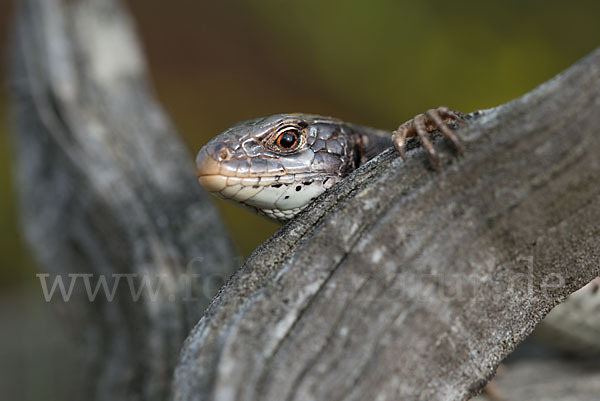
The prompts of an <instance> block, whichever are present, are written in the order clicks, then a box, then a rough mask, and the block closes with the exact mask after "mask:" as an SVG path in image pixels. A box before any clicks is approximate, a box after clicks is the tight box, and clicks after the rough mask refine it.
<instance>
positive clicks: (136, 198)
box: [11, 0, 600, 401]
mask: <svg viewBox="0 0 600 401" xmlns="http://www.w3.org/2000/svg"><path fill="white" fill-rule="evenodd" d="M15 31H16V34H15V37H14V43H13V45H14V46H13V50H14V51H13V57H12V60H13V61H14V65H13V70H12V71H13V72H12V79H11V83H12V86H13V88H14V94H15V96H14V103H15V105H16V127H15V134H16V135H15V145H16V147H15V149H16V153H17V169H16V170H17V172H18V174H19V187H20V193H21V202H22V211H23V221H24V227H25V229H26V233H27V237H28V239H29V241H30V242H31V244H32V246H33V249H34V251H35V254H36V256H37V257H38V259H39V261H40V263H41V265H42V266H43V268H44V269H45V271H47V272H51V273H53V274H58V275H67V274H69V273H78V274H86V275H89V274H91V275H92V279H93V280H95V281H94V282H93V283H92V285H95V284H96V282H97V280H99V278H100V277H107V278H109V281H110V282H111V283H113V282H114V281H115V280H116V278H115V276H113V275H115V274H132V275H135V277H136V278H142V277H155V278H156V277H158V278H161V277H162V280H163V284H165V285H166V287H164V288H163V289H162V290H161V291H159V292H158V296H157V297H156V299H153V298H152V296H151V294H150V293H148V292H142V293H141V298H140V301H138V302H134V301H132V297H131V293H130V291H129V289H128V287H127V286H119V287H118V288H117V293H116V295H115V299H114V300H113V301H112V302H109V301H108V300H106V299H102V298H99V299H96V300H95V301H94V302H89V301H88V297H87V294H86V292H85V289H84V288H82V286H76V287H75V292H74V294H73V296H72V298H71V301H70V302H66V303H62V302H60V300H59V302H57V303H58V305H57V306H58V308H57V309H60V310H61V311H63V315H64V316H65V318H66V319H68V320H67V321H70V322H71V327H72V329H73V331H72V332H73V334H74V338H75V340H76V341H75V343H76V344H78V345H79V346H78V347H77V348H76V350H74V353H76V352H80V353H81V355H80V363H81V365H78V367H80V369H81V371H80V372H79V375H78V377H77V378H76V379H74V380H73V382H74V383H75V384H76V386H75V387H76V390H77V392H76V393H75V394H74V399H90V398H91V399H98V400H105V399H110V400H119V399H142V400H162V399H167V398H169V396H170V395H169V391H168V387H169V381H170V378H171V373H172V368H173V366H174V364H175V361H176V358H177V354H178V350H179V348H180V346H181V344H182V341H183V338H184V336H185V335H186V333H187V332H188V330H189V328H190V327H191V326H192V325H193V324H194V323H195V322H196V321H197V320H198V319H199V317H200V314H201V313H202V310H203V308H204V305H206V302H205V301H206V299H202V298H200V299H197V300H195V301H194V300H189V299H188V297H186V296H185V293H186V285H192V287H193V288H191V294H193V295H197V296H198V295H202V291H201V286H202V284H203V281H201V280H191V281H190V280H188V281H186V280H183V281H182V280H180V278H181V277H184V278H185V277H188V278H190V277H189V276H186V273H193V274H199V275H200V276H201V277H204V278H206V277H208V276H211V275H212V276H214V275H217V276H222V277H226V276H227V275H228V274H229V272H231V271H232V268H233V266H234V265H235V252H234V250H233V247H232V245H231V243H230V241H229V240H228V239H227V237H226V235H225V232H224V230H223V227H222V225H221V223H220V222H219V220H218V218H217V217H216V215H215V213H214V211H213V209H212V208H211V207H210V205H209V204H208V202H207V200H206V196H205V195H204V194H203V193H202V192H201V190H200V189H199V187H198V186H197V184H196V182H195V178H194V176H193V170H192V168H191V163H190V161H189V160H190V158H189V155H188V154H187V152H186V151H185V150H184V148H183V146H182V145H181V143H180V142H179V140H178V139H177V137H176V135H175V132H174V130H173V129H172V127H171V126H170V124H169V122H168V121H167V119H166V117H165V116H164V113H163V112H162V111H161V110H160V108H159V107H158V106H157V104H156V103H155V101H154V100H153V99H152V94H151V92H150V90H149V88H148V86H147V83H146V77H145V67H144V63H143V61H142V58H141V56H140V54H139V50H138V47H137V45H136V43H135V39H134V36H133V34H132V32H131V29H130V22H129V20H128V18H127V17H126V15H125V14H124V13H123V11H122V10H121V8H120V7H119V5H118V4H117V2H116V0H70V1H66V0H65V1H60V0H22V1H21V7H20V12H19V13H18V16H17V21H16V26H15ZM599 106H600V52H598V51H597V52H595V53H593V54H592V55H591V56H589V57H588V58H586V59H585V60H583V61H581V62H580V63H578V64H577V65H576V66H574V67H572V68H571V69H570V70H568V71H567V72H565V73H564V74H562V75H560V76H559V77H557V78H555V79H554V80H552V81H550V82H549V83H547V84H545V85H543V86H541V87H540V88H538V89H536V90H535V91H533V92H532V93H530V94H528V95H526V96H524V97H523V98H521V99H519V100H517V101H514V102H511V103H509V104H507V105H504V106H501V107H499V108H496V109H493V110H488V111H485V112H483V113H480V114H478V115H476V116H474V117H473V118H472V119H471V120H470V121H469V122H468V124H466V126H465V127H464V128H463V129H462V130H461V131H460V132H459V135H461V137H462V138H463V139H464V142H465V143H466V145H467V153H466V155H465V156H464V157H460V158H458V159H455V158H453V157H450V155H451V152H449V153H447V152H445V153H443V155H444V156H445V158H444V168H443V170H442V171H439V172H437V171H433V170H431V169H430V168H428V164H427V163H426V157H425V155H424V154H423V152H422V151H421V150H420V149H416V150H413V151H412V152H410V153H409V162H408V163H402V162H401V161H400V160H399V159H398V158H397V157H396V155H395V154H394V153H393V152H392V151H389V152H385V153H384V154H382V155H381V156H380V157H378V158H377V159H376V160H373V161H372V162H371V163H369V164H367V165H366V166H364V167H363V168H361V169H360V170H359V171H357V172H356V174H354V175H353V176H352V177H350V178H349V179H347V180H345V181H344V182H342V183H341V184H340V185H338V186H336V187H335V189H332V190H331V191H329V192H328V193H327V194H325V195H324V196H322V197H321V198H320V199H318V200H317V202H316V203H315V204H314V205H313V206H312V207H310V208H309V209H308V210H307V211H306V212H305V213H303V214H302V216H300V217H299V218H298V219H296V220H295V221H293V222H291V223H290V224H288V225H286V226H285V227H284V228H282V229H281V230H280V231H279V232H278V233H277V234H276V235H275V236H274V237H273V238H271V239H270V240H269V241H268V242H267V243H265V244H264V245H263V246H261V247H260V248H259V249H258V250H257V251H256V252H255V254H254V255H253V256H252V257H251V258H250V259H249V260H248V261H247V263H246V264H245V265H244V267H243V268H242V269H240V270H239V271H238V272H237V273H236V274H235V275H234V276H233V278H232V279H231V280H230V281H229V283H228V284H227V285H226V286H225V287H224V288H223V290H222V291H221V292H220V294H219V295H218V297H217V298H216V299H215V301H214V303H213V304H212V305H211V307H210V309H209V311H208V313H207V314H206V315H205V316H204V317H203V318H202V319H201V320H200V322H199V323H198V325H197V326H196V327H195V328H194V330H192V332H191V334H190V335H189V337H188V339H187V341H186V342H185V344H184V349H183V352H182V354H181V359H180V362H179V365H178V368H177V371H176V378H175V381H174V384H173V398H174V399H176V400H180V401H188V400H234V399H236V400H237V399H240V400H242V399H243V400H261V401H262V400H306V399H315V400H342V399H343V400H366V399H427V400H430V399H466V398H468V397H469V396H470V395H472V394H473V393H475V392H477V391H478V390H479V389H480V388H481V387H482V386H483V384H484V383H485V382H486V380H487V379H489V378H490V377H491V375H492V374H493V371H494V369H495V368H496V366H497V364H498V363H499V362H500V361H501V360H502V359H503V358H504V357H505V356H506V355H507V354H508V353H510V352H511V351H512V350H513V348H514V347H515V345H516V344H517V343H518V342H519V341H520V340H522V339H523V338H524V337H525V336H526V335H527V334H528V333H529V332H531V330H532V329H533V328H534V327H535V325H536V324H537V323H538V322H539V321H540V320H541V319H542V317H543V316H544V315H545V314H546V313H547V312H548V310H550V308H552V307H553V306H554V305H555V304H556V303H558V302H559V301H561V300H562V299H564V298H565V297H566V296H567V295H568V294H569V293H571V292H572V291H573V290H575V289H577V288H579V287H580V286H582V285H583V284H585V283H586V282H588V281H589V280H591V279H592V278H593V277H594V276H596V275H598V274H599V268H598V256H599V254H600V247H599V246H598V244H599V238H600V227H599V226H598V224H597V222H598V221H599V218H600V202H599V201H600V186H599V185H598V177H599V176H600V174H599V173H600V157H599V156H598V155H599V154H600V136H599V135H598V128H597V127H598V126H600V121H599V120H600V115H599V114H598V113H597V112H596V110H597V109H598V107H599ZM443 145H444V143H443V141H440V142H438V143H437V146H439V147H442V146H443ZM199 257H200V258H201V263H192V264H191V265H190V263H189V262H190V261H194V260H198V258H199ZM188 266H189V267H190V269H191V271H190V270H189V269H187V267H188Z"/></svg>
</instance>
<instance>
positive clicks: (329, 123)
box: [196, 107, 600, 353]
mask: <svg viewBox="0 0 600 401" xmlns="http://www.w3.org/2000/svg"><path fill="white" fill-rule="evenodd" d="M465 118H468V115H465V114H463V113H460V112H458V111H452V110H450V109H449V108H447V107H438V108H435V109H430V110H428V111H426V112H425V113H422V114H419V115H417V116H415V117H414V118H413V119H411V120H409V121H407V122H405V123H403V124H401V125H400V126H399V127H398V129H397V130H396V131H393V133H392V134H391V135H390V132H388V131H382V130H378V129H374V128H370V127H365V126H360V125H356V124H351V123H347V122H344V121H341V120H339V119H336V118H332V117H323V116H319V115H310V114H296V113H292V114H276V115H272V116H268V117H262V118H258V119H254V120H249V121H244V122H241V123H238V124H237V125H235V126H233V127H231V128H229V129H228V130H226V131H225V132H223V133H222V134H220V135H218V136H217V137H215V138H214V139H212V140H211V141H210V142H208V143H207V144H206V145H205V146H204V147H203V148H202V149H201V150H200V151H199V153H198V155H197V157H196V175H197V177H198V180H199V181H200V183H201V185H202V186H203V187H204V188H205V189H206V190H208V191H209V192H211V193H213V194H215V195H217V196H219V197H221V198H224V199H226V200H229V201H232V202H234V203H236V204H238V205H241V206H243V207H245V208H248V209H250V210H252V211H254V212H256V213H258V214H261V215H263V216H265V217H267V218H269V219H271V220H275V221H277V222H280V223H285V222H287V221H289V220H291V219H292V218H293V217H294V216H296V215H297V214H298V213H299V212H300V211H301V210H302V209H304V208H306V207H307V206H308V205H309V204H310V203H311V201H312V200H313V199H315V198H316V197H317V196H318V195H320V194H321V193H323V192H325V191H326V190H327V189H329V188H331V187H332V186H333V185H334V184H335V183H337V182H339V181H341V180H342V179H344V178H345V177H346V176H348V175H349V174H350V173H352V171H354V170H356V169H357V168H358V167H360V166H361V165H363V164H364V163H366V162H367V161H368V160H370V159H372V158H373V157H375V156H376V155H378V154H379V153H381V152H382V151H384V150H385V149H388V148H390V147H392V146H393V147H394V148H395V149H396V151H397V152H398V154H399V155H400V157H401V158H402V159H403V160H404V161H406V155H405V147H406V143H407V138H411V137H417V138H418V139H419V141H420V142H421V143H422V145H423V147H424V148H425V151H426V152H427V154H428V157H429V159H430V160H431V161H432V163H433V165H434V166H435V167H436V168H438V169H439V167H440V164H439V158H438V155H437V152H436V150H435V147H434V146H433V144H432V142H431V140H430V138H429V136H430V134H431V133H432V132H434V131H440V132H441V133H442V134H443V135H444V136H445V137H447V138H448V139H450V141H451V142H452V143H453V144H454V146H455V148H456V149H457V151H458V152H459V153H463V152H464V149H463V147H462V145H461V143H460V141H459V139H458V138H457V136H456V134H455V133H454V132H453V131H452V129H451V128H452V127H455V126H456V124H461V123H463V122H464V121H465ZM599 285H600V279H596V280H595V281H594V282H593V283H590V284H589V285H588V286H586V287H585V288H582V289H580V290H579V291H577V292H576V293H574V294H572V296H571V297H569V300H568V301H567V302H564V303H563V304H561V305H560V306H559V307H558V308H557V309H556V311H552V312H551V313H550V315H549V316H548V319H546V320H545V321H544V323H543V324H542V329H544V326H545V327H546V330H545V331H546V332H547V333H549V334H548V335H546V337H547V338H548V340H550V343H552V345H555V346H558V347H560V348H568V349H572V348H573V344H585V350H586V352H588V353H589V352H590V351H592V350H593V351H594V352H600V342H597V341H595V340H593V338H596V337H597V334H594V333H597V332H599V331H600V328H597V327H600V323H598V322H597V320H598V319H595V320H594V321H593V322H592V321H591V320H590V318H591V317H593V316H596V314H594V313H590V311H591V310H593V309H594V308H597V305H598V302H600V291H599V290H598V286H599ZM581 299H583V300H585V302H584V303H582V302H583V301H581ZM581 305H584V306H585V305H587V306H585V307H582V306H581ZM565 315H567V316H588V318H586V319H578V320H577V321H573V322H571V323H570V324H569V325H568V327H565V325H564V324H562V322H563V321H564V316H565ZM554 316H558V318H557V319H555V318H554ZM561 316H563V317H561ZM571 320H573V319H571ZM558 332H560V333H559V334H560V335H558V334H556V333H558Z"/></svg>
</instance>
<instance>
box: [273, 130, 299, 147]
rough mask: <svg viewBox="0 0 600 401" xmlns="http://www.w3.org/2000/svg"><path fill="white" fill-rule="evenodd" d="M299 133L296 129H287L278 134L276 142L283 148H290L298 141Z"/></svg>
mask: <svg viewBox="0 0 600 401" xmlns="http://www.w3.org/2000/svg"><path fill="white" fill-rule="evenodd" d="M299 137H300V133H299V132H298V130H296V129H288V130H286V131H284V132H282V133H280V134H279V136H278V137H277V140H276V143H277V146H279V147H280V148H281V149H283V150H292V149H293V148H295V147H296V146H297V145H298V143H299V142H300V139H299Z"/></svg>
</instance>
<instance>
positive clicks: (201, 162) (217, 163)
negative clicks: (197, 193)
mask: <svg viewBox="0 0 600 401" xmlns="http://www.w3.org/2000/svg"><path fill="white" fill-rule="evenodd" d="M213 154H214V153H213ZM234 166H235V164H233V165H228V163H226V161H225V160H218V159H217V158H215V157H213V156H211V154H209V153H208V152H205V151H201V152H200V153H199V154H198V157H197V158H196V176H197V177H198V181H199V182H200V184H201V185H202V186H203V187H204V188H205V189H206V190H207V191H209V192H211V193H213V194H214V195H216V196H218V197H219V198H222V199H226V200H229V201H233V202H237V203H241V204H243V205H245V206H246V207H249V208H251V209H254V210H256V211H258V212H259V213H262V214H264V215H267V216H268V217H270V218H274V219H276V220H282V221H285V220H289V219H290V218H292V217H293V216H294V215H296V214H297V213H298V212H299V211H300V210H302V209H303V208H304V207H306V206H307V205H308V204H309V203H310V202H311V201H312V200H313V199H314V198H316V197H317V196H319V195H320V194H321V193H323V192H325V190H327V189H328V188H330V187H331V186H333V184H335V183H336V182H337V181H339V180H340V178H339V177H338V176H336V175H329V174H322V173H314V172H300V173H296V174H282V172H281V171H275V172H270V171H268V170H267V171H264V172H262V174H259V173H257V172H253V173H252V174H248V173H245V174H240V172H239V171H238V170H237V169H235V168H234ZM277 173H279V174H278V175H277Z"/></svg>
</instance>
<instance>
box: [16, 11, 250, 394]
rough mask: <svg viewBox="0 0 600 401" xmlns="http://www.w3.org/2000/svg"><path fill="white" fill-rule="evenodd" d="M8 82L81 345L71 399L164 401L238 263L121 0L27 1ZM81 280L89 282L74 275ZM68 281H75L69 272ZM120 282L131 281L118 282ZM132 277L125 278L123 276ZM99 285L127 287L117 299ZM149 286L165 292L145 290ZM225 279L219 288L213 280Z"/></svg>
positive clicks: (24, 183)
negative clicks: (187, 343) (187, 342)
mask: <svg viewBox="0 0 600 401" xmlns="http://www.w3.org/2000/svg"><path fill="white" fill-rule="evenodd" d="M14 28H15V29H14V35H13V42H12V58H11V60H12V75H11V77H10V86H11V89H12V93H13V103H14V109H15V127H14V133H15V135H14V143H15V153H16V167H15V170H16V172H17V178H18V180H17V181H18V188H19V192H20V201H21V205H20V206H21V211H22V217H23V219H22V220H23V226H24V228H25V233H26V236H27V239H28V240H29V242H30V244H31V246H32V249H33V251H34V255H35V256H36V258H37V259H38V260H39V262H40V266H41V267H42V270H43V271H44V272H46V273H48V274H49V277H47V278H46V280H47V281H48V286H50V285H51V283H52V280H53V279H54V278H55V277H56V276H61V277H62V278H63V279H64V281H65V285H66V286H67V287H68V285H69V282H70V280H71V279H73V278H74V277H78V278H77V280H79V282H78V283H77V285H75V286H74V292H73V295H72V296H71V298H70V300H69V301H68V302H63V300H62V299H61V298H60V296H58V295H55V296H54V297H53V302H54V303H55V306H56V308H55V309H56V310H57V311H58V312H59V314H60V317H62V318H64V324H65V327H68V328H69V329H70V333H69V334H70V335H71V336H72V344H73V346H72V347H71V348H70V349H69V355H65V357H64V359H63V360H61V361H57V364H60V365H64V364H65V363H66V361H68V360H73V361H71V362H72V363H73V369H72V371H71V372H70V373H71V374H72V375H73V376H72V377H71V380H70V383H71V385H72V387H73V388H72V390H73V391H72V399H74V400H84V399H93V400H144V401H151V400H165V399H167V397H168V394H169V391H170V382H171V377H172V371H173V367H174V365H175V363H176V361H177V356H178V352H179V349H180V347H181V344H182V343H183V341H184V339H185V337H186V335H187V334H188V332H189V330H190V329H191V328H192V327H193V325H194V324H195V323H196V322H197V321H198V319H199V318H200V316H201V315H202V313H203V312H204V310H205V309H206V307H207V305H208V302H209V301H210V299H211V298H212V295H213V294H212V293H210V290H209V287H210V283H212V282H215V281H216V280H218V279H219V278H222V279H223V280H222V282H224V280H226V279H227V278H228V277H229V276H230V275H231V273H232V272H233V270H234V268H235V267H236V266H239V261H238V259H237V258H236V251H235V249H234V248H233V246H232V244H231V242H230V241H229V240H228V238H227V236H226V234H225V232H224V228H223V224H222V223H221V221H220V220H219V219H218V217H217V215H216V213H215V210H214V208H213V207H212V206H211V203H210V201H209V199H208V195H206V194H205V193H203V192H202V191H201V189H200V188H199V186H198V183H197V181H196V177H195V176H194V170H193V164H192V159H191V156H190V154H189V153H188V151H187V149H185V147H184V145H183V144H182V142H181V141H180V139H179V138H178V136H177V135H176V133H175V131H174V129H173V127H172V125H171V123H170V122H169V120H168V118H167V117H166V116H165V113H164V112H163V111H162V109H161V108H160V106H158V105H157V103H156V101H155V100H154V98H153V95H152V92H151V89H150V88H149V85H148V80H147V77H146V71H145V65H144V60H143V58H142V56H141V54H140V50H139V47H138V44H137V41H136V39H135V37H134V34H133V32H132V29H131V22H130V20H129V18H128V16H127V15H126V14H124V13H123V10H122V9H121V6H120V4H119V3H118V2H116V1H112V0H92V1H58V0H23V1H20V2H19V9H18V13H17V16H16V22H15V27H14ZM73 274H77V275H79V276H73ZM69 275H71V276H69ZM115 275H122V276H121V278H117V277H118V276H115ZM123 275H126V276H123ZM84 277H87V278H88V279H89V280H90V286H91V288H92V289H94V288H95V286H96V285H97V283H98V280H99V279H101V278H102V277H104V278H105V279H107V283H108V285H109V288H111V289H112V288H113V284H114V283H115V281H117V280H120V284H118V286H117V292H116V295H115V297H114V300H112V301H109V300H108V298H107V297H104V296H103V295H102V294H103V293H102V291H101V292H100V295H98V296H97V298H96V299H95V300H94V302H89V301H88V296H87V293H86V290H85V286H84V282H83V278H84ZM144 278H145V279H147V280H150V281H147V282H148V283H151V285H152V287H153V288H155V289H156V288H159V287H157V286H158V285H161V287H160V288H159V291H158V292H156V293H151V292H150V291H142V292H141V295H140V297H139V299H138V300H137V301H134V297H135V296H132V294H131V291H130V287H129V282H128V280H131V282H132V283H133V284H134V288H135V289H136V292H137V290H139V288H140V285H142V280H143V279H144ZM213 285H214V284H213Z"/></svg>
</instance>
